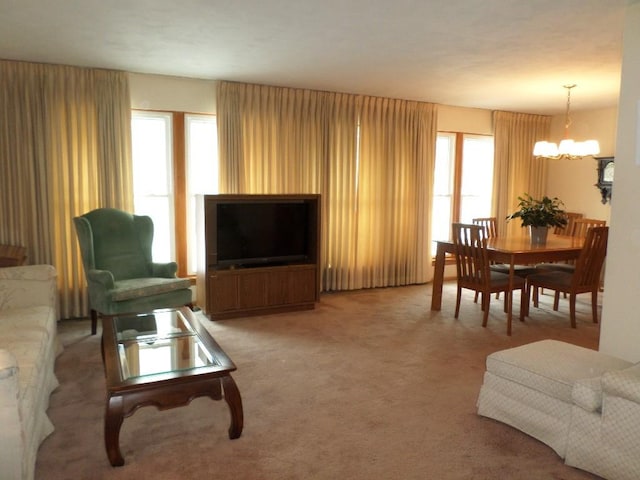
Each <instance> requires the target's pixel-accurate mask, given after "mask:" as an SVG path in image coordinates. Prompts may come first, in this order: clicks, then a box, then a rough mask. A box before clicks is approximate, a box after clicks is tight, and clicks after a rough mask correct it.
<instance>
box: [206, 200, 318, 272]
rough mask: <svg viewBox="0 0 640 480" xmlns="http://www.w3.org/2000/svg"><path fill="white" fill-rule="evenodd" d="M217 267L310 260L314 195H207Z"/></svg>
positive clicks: (312, 255) (313, 248)
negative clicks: (209, 203)
mask: <svg viewBox="0 0 640 480" xmlns="http://www.w3.org/2000/svg"><path fill="white" fill-rule="evenodd" d="M208 197H209V198H212V204H211V205H210V207H209V209H210V211H211V210H213V211H211V213H212V215H211V217H213V218H211V219H210V220H213V224H214V225H213V229H212V230H213V231H211V230H209V232H210V234H213V235H214V236H215V240H214V245H215V246H214V253H215V257H214V261H215V264H216V266H217V267H218V268H225V267H226V268H231V267H237V268H242V267H255V266H263V265H284V264H291V263H304V262H311V261H315V260H314V259H315V254H316V253H315V252H316V245H315V242H316V232H317V221H318V213H317V212H318V211H317V209H318V203H317V200H318V198H317V196H316V195H313V196H305V195H255V196H254V195H211V196H208Z"/></svg>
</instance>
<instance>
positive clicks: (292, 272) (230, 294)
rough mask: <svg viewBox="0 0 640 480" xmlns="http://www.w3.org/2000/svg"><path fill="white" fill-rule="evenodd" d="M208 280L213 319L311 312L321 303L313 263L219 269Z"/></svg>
mask: <svg viewBox="0 0 640 480" xmlns="http://www.w3.org/2000/svg"><path fill="white" fill-rule="evenodd" d="M207 279H208V281H207V285H206V294H207V300H206V307H205V312H206V313H208V314H209V315H210V316H211V318H230V317H237V316H244V315H260V314H265V313H274V312H280V311H289V310H302V309H311V308H314V306H315V302H316V301H317V300H318V286H317V270H316V266H315V265H313V264H305V265H286V266H279V267H256V268H243V269H230V270H217V271H212V272H210V273H209V274H208V276H207Z"/></svg>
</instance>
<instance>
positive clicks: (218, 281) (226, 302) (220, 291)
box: [207, 273, 238, 313]
mask: <svg viewBox="0 0 640 480" xmlns="http://www.w3.org/2000/svg"><path fill="white" fill-rule="evenodd" d="M237 308H238V276H237V275H228V274H225V273H223V274H213V275H209V301H208V305H207V309H208V310H209V311H211V312H212V313H221V312H228V311H231V310H236V309H237Z"/></svg>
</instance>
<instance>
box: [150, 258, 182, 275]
mask: <svg viewBox="0 0 640 480" xmlns="http://www.w3.org/2000/svg"><path fill="white" fill-rule="evenodd" d="M177 271H178V264H177V263H176V262H168V263H152V264H151V273H152V276H153V277H160V278H173V277H175V276H176V272H177Z"/></svg>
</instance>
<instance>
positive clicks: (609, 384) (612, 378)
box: [602, 363, 640, 404]
mask: <svg viewBox="0 0 640 480" xmlns="http://www.w3.org/2000/svg"><path fill="white" fill-rule="evenodd" d="M602 390H603V391H604V393H605V394H607V395H610V396H614V397H621V398H624V399H626V400H629V401H631V402H635V403H638V404H640V363H638V364H636V365H633V366H631V367H629V368H625V369H624V370H615V371H612V372H607V373H605V374H604V375H603V376H602Z"/></svg>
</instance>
